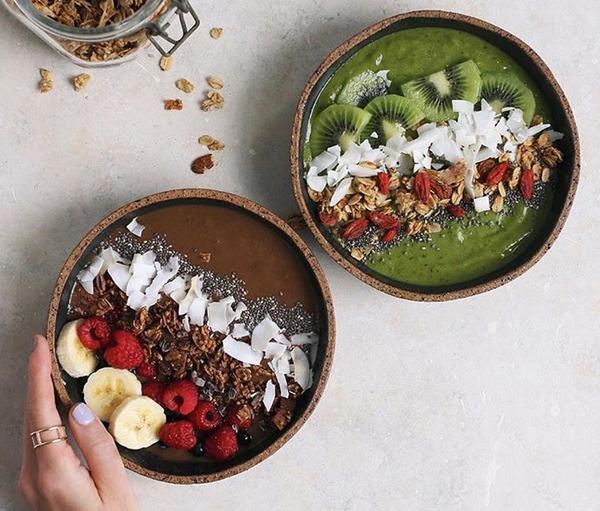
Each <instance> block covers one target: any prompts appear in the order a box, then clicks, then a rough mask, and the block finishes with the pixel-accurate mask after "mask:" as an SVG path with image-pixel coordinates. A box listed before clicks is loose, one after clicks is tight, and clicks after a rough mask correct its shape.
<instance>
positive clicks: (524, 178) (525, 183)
mask: <svg viewBox="0 0 600 511" xmlns="http://www.w3.org/2000/svg"><path fill="white" fill-rule="evenodd" d="M519 188H520V190H521V194H522V195H523V198H524V199H525V200H531V198H532V197H533V170H531V169H525V170H523V171H522V172H521V179H520V181H519Z"/></svg>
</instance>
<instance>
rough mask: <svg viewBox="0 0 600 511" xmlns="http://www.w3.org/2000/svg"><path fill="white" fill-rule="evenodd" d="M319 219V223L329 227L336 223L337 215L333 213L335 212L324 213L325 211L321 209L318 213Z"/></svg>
mask: <svg viewBox="0 0 600 511" xmlns="http://www.w3.org/2000/svg"><path fill="white" fill-rule="evenodd" d="M319 220H321V223H322V224H323V225H326V226H327V227H331V226H333V225H335V224H336V222H337V216H336V215H335V213H325V211H321V212H320V213H319Z"/></svg>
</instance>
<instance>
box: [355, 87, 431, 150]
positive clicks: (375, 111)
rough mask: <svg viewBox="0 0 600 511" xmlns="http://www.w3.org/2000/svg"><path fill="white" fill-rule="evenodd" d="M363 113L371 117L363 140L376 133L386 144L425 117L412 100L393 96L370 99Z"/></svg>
mask: <svg viewBox="0 0 600 511" xmlns="http://www.w3.org/2000/svg"><path fill="white" fill-rule="evenodd" d="M365 112H369V113H370V114H371V115H372V117H371V120H370V121H369V124H367V126H366V127H365V130H364V138H368V137H370V136H371V133H373V132H376V133H377V134H378V135H379V138H378V140H379V141H381V142H387V141H388V140H389V139H390V138H392V137H393V136H394V135H397V134H398V133H401V132H403V131H405V130H410V129H412V128H414V127H415V126H416V125H417V124H418V123H419V122H420V121H422V120H423V118H424V117H425V114H424V113H423V112H422V111H421V109H420V108H419V107H418V106H417V104H416V103H415V101H414V100H412V99H408V98H405V97H402V96H397V95H395V94H389V95H388V96H380V97H378V98H375V99H372V100H371V101H370V102H369V104H368V105H367V106H366V107H365Z"/></svg>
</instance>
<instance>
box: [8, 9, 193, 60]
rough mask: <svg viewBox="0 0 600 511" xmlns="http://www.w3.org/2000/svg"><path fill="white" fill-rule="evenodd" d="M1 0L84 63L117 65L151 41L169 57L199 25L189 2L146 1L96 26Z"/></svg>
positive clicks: (49, 41) (48, 40)
mask: <svg viewBox="0 0 600 511" xmlns="http://www.w3.org/2000/svg"><path fill="white" fill-rule="evenodd" d="M0 3H4V4H5V5H6V6H7V7H8V9H9V11H10V12H12V13H13V14H14V15H15V16H16V17H17V18H18V19H19V20H20V21H21V22H22V23H23V24H24V25H26V26H27V28H29V29H30V30H31V31H32V32H33V33H35V34H36V35H38V36H39V37H40V38H41V39H42V40H44V41H45V42H46V43H47V44H48V45H49V46H51V47H52V48H54V49H55V50H56V51H58V52H59V53H60V54H62V55H64V56H66V57H68V58H69V59H71V60H72V61H73V62H74V63H76V64H77V65H80V66H83V67H97V66H110V65H116V64H121V63H123V62H126V61H128V60H131V59H133V58H134V57H135V56H136V54H137V52H138V50H140V49H141V48H143V47H145V46H148V44H149V43H152V44H153V45H154V46H155V47H156V48H157V49H158V51H159V52H160V53H161V55H164V56H166V57H168V56H170V55H172V54H173V52H174V51H175V50H177V48H179V47H180V46H181V45H182V44H183V43H184V41H185V40H186V39H187V38H188V37H189V36H190V35H191V34H192V32H194V31H195V30H196V29H197V28H198V27H199V26H200V20H199V18H198V16H197V14H196V13H195V12H194V10H193V8H192V7H191V5H190V4H189V2H188V0H147V1H146V2H145V3H144V4H143V5H142V6H141V7H140V8H139V9H138V10H137V11H135V12H134V13H133V14H131V15H130V16H128V17H126V18H124V19H123V20H121V21H118V22H114V23H111V24H108V25H106V26H102V27H98V28H82V27H73V26H69V25H66V24H63V23H60V22H58V21H55V20H54V19H52V18H50V17H49V16H46V15H45V14H43V13H42V12H41V11H40V10H38V8H36V7H35V6H34V5H33V3H32V1H31V0H0Z"/></svg>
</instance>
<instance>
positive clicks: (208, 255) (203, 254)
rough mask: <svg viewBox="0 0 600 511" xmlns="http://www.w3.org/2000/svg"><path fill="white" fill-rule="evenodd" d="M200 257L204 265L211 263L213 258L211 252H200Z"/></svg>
mask: <svg viewBox="0 0 600 511" xmlns="http://www.w3.org/2000/svg"><path fill="white" fill-rule="evenodd" d="M198 257H199V258H200V261H202V262H203V263H210V258H211V257H212V254H211V253H210V252H198Z"/></svg>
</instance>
